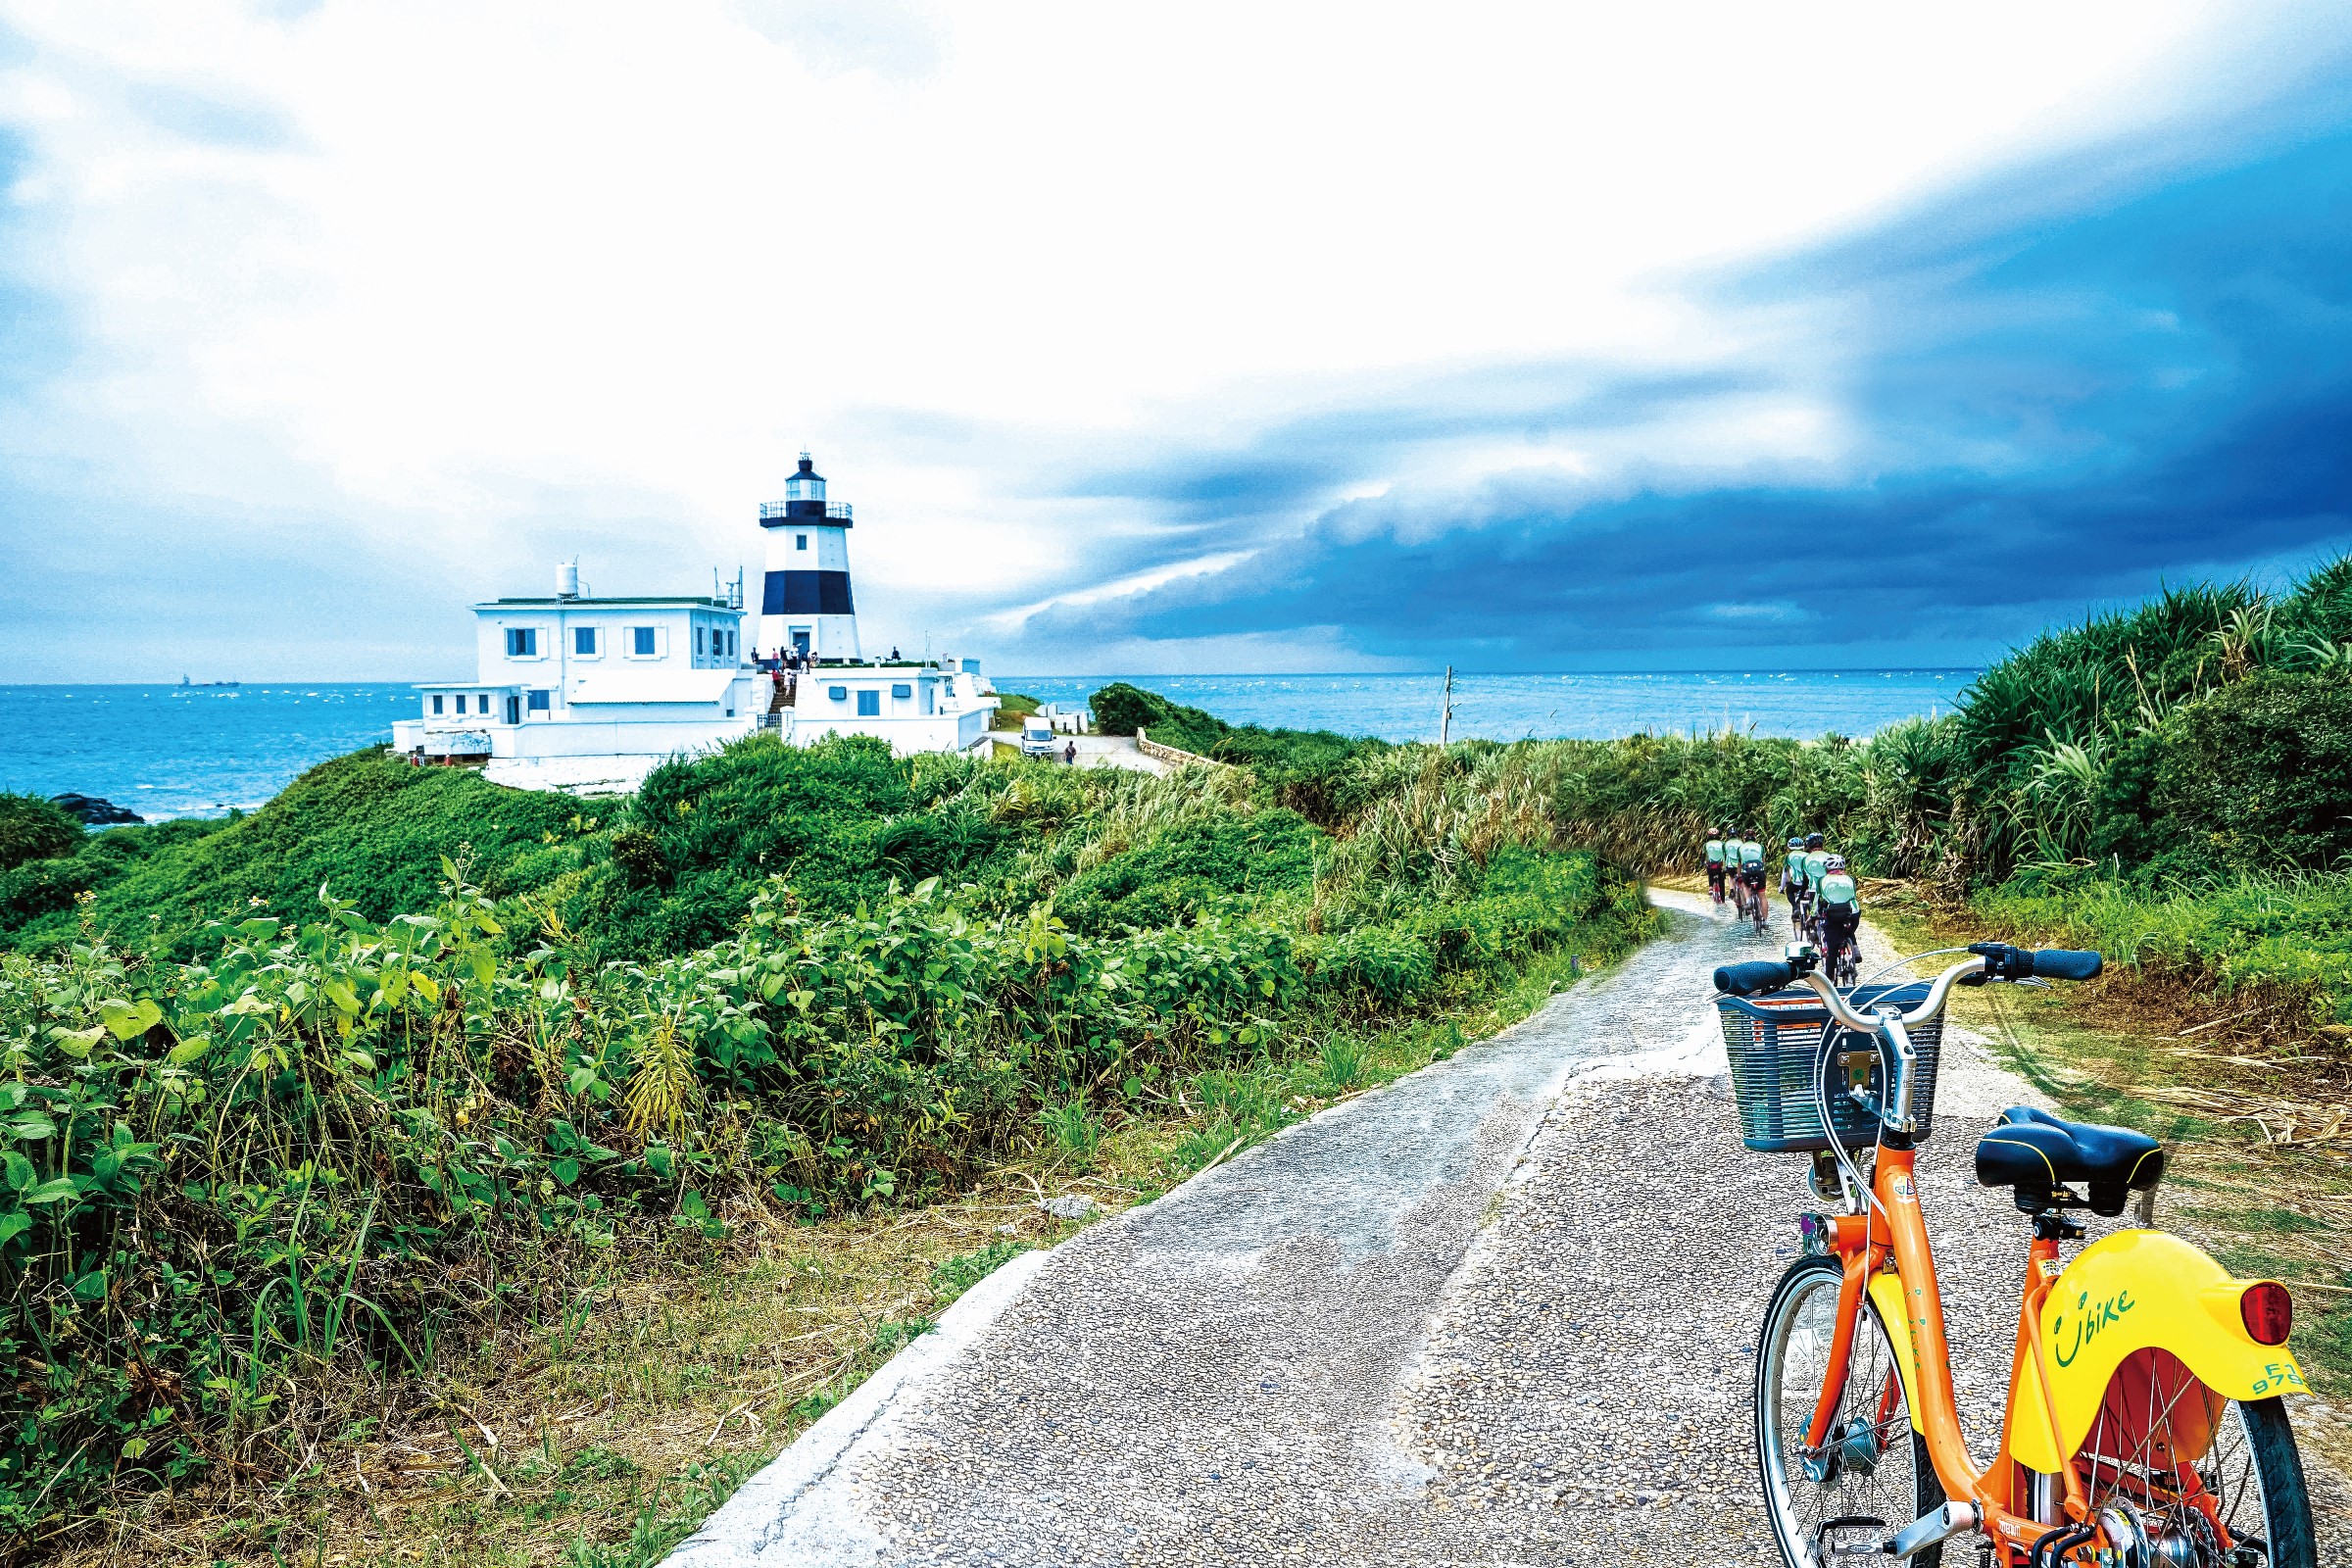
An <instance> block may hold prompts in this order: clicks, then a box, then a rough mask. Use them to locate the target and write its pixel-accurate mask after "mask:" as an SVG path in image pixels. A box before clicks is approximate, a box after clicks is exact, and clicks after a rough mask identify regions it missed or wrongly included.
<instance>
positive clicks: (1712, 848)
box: [1707, 839, 1723, 865]
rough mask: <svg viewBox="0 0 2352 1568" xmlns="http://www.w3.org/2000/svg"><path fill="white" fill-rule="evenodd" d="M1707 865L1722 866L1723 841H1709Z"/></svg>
mask: <svg viewBox="0 0 2352 1568" xmlns="http://www.w3.org/2000/svg"><path fill="white" fill-rule="evenodd" d="M1707 863H1708V864H1709V865H1721V864H1722V863H1723V840H1721V839H1709V840H1707Z"/></svg>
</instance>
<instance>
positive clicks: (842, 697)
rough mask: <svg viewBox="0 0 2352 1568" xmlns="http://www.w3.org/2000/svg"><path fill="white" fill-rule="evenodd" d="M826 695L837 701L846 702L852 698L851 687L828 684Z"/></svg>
mask: <svg viewBox="0 0 2352 1568" xmlns="http://www.w3.org/2000/svg"><path fill="white" fill-rule="evenodd" d="M825 695H826V696H827V697H830V698H831V699H833V701H835V702H837V703H846V702H848V701H849V700H850V689H849V688H848V687H847V686H828V687H826V688H825Z"/></svg>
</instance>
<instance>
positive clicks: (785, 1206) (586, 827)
mask: <svg viewBox="0 0 2352 1568" xmlns="http://www.w3.org/2000/svg"><path fill="white" fill-rule="evenodd" d="M1439 762H1440V765H1441V766H1442V767H1450V765H1451V764H1450V763H1447V762H1446V760H1443V759H1439ZM1451 780H1452V781H1451V782H1450V783H1449V782H1446V780H1433V779H1418V778H1410V777H1407V776H1406V775H1404V774H1401V773H1399V774H1398V775H1397V777H1396V778H1395V779H1394V780H1392V781H1391V782H1390V784H1389V785H1386V786H1381V787H1386V788H1393V789H1396V790H1400V791H1404V792H1406V793H1411V794H1414V795H1415V796H1416V798H1418V799H1421V800H1422V802H1423V806H1424V807H1425V806H1426V805H1427V804H1428V803H1430V802H1438V803H1445V804H1442V806H1441V808H1440V809H1436V810H1434V811H1433V810H1428V809H1423V807H1413V806H1407V807H1403V808H1399V810H1400V811H1401V812H1402V814H1401V815H1395V814H1393V815H1392V816H1389V817H1382V818H1381V819H1380V820H1381V823H1382V825H1381V827H1380V829H1379V836H1378V839H1377V843H1378V845H1379V853H1378V854H1377V855H1374V856H1366V855H1364V854H1360V853H1352V852H1351V846H1352V845H1353V844H1354V843H1357V842H1364V843H1370V842H1372V841H1371V840H1369V839H1366V838H1365V837H1364V835H1363V834H1361V833H1359V832H1357V831H1356V829H1355V828H1354V827H1353V826H1352V825H1351V824H1350V823H1349V822H1347V821H1341V822H1338V823H1335V824H1333V825H1332V826H1330V827H1327V826H1323V825H1318V824H1317V823H1315V822H1311V821H1309V820H1307V819H1306V818H1305V817H1304V816H1302V815H1300V814H1299V813H1298V812H1296V811H1293V810H1291V809H1286V808H1285V807H1283V806H1281V805H1279V804H1276V803H1275V802H1274V801H1273V800H1271V799H1269V798H1267V795H1266V792H1265V791H1264V790H1263V789H1262V788H1261V787H1260V786H1259V785H1258V784H1257V783H1256V781H1255V780H1254V779H1253V777H1252V775H1250V773H1248V772H1244V771H1240V770H1233V769H1189V770H1186V771H1184V772H1181V773H1179V774H1178V775H1177V776H1175V777H1171V778H1155V777H1152V776H1149V775H1142V774H1136V773H1126V772H1114V771H1089V770H1074V769H1065V768H1055V767H1048V766H1043V765H1035V764H1026V763H1017V762H1016V763H1007V764H988V763H979V762H974V761H970V760H962V759H956V758H922V759H916V760H898V759H893V758H891V757H890V755H889V754H888V751H887V749H886V748H884V747H882V746H881V745H880V744H878V743H873V742H867V741H839V742H832V743H828V744H827V745H824V746H820V747H817V748H814V749H812V750H809V751H806V752H802V751H795V750H791V749H788V748H785V747H782V746H779V745H777V744H776V743H775V742H773V741H770V740H765V739H757V740H752V741H747V742H744V743H741V744H739V745H737V746H734V747H731V748H729V749H728V750H726V751H725V752H723V753H721V754H719V755H717V756H715V757H711V758H707V759H704V760H696V761H692V762H679V763H675V764H672V765H670V766H667V767H664V768H662V769H661V770H659V771H658V772H657V773H656V774H655V775H653V776H652V777H651V778H650V779H649V780H648V781H647V783H646V786H645V788H644V789H643V791H642V792H641V793H640V794H639V795H638V796H637V797H636V798H635V799H634V800H632V801H630V802H628V803H626V804H625V805H621V806H617V807H584V806H582V805H581V804H580V803H577V802H574V801H571V800H569V799H566V798H563V797H550V796H538V795H531V794H527V793H520V792H515V791H508V790H502V789H498V788H495V787H493V786H490V785H488V784H486V783H485V782H484V781H483V780H481V779H480V778H479V777H477V776H474V775H472V774H469V773H466V772H462V771H454V770H449V771H445V770H418V769H413V768H409V767H406V766H403V765H401V764H400V763H398V762H396V761H392V760H386V759H383V758H380V757H375V756H369V755H366V754H362V755H357V756H353V757H347V758H343V759H339V760H335V761H332V762H329V763H326V764H324V765H322V766H320V767H319V768H316V769H314V770H312V772H310V773H308V774H306V775H305V776H304V777H303V778H302V779H301V780H300V781H298V782H297V783H296V784H295V785H294V786H293V787H292V788H290V789H289V790H288V791H287V792H286V793H285V794H284V795H283V796H281V797H280V798H279V799H278V800H276V801H273V802H271V803H270V805H269V806H268V807H266V808H265V809H262V810H260V811H258V812H255V813H254V814H253V815H251V816H248V817H244V818H241V819H237V820H233V821H229V822H225V823H221V824H213V825H194V826H188V827H184V828H182V827H174V828H169V829H164V830H158V831H155V832H152V833H134V834H131V835H129V836H123V837H118V836H117V835H115V834H108V835H103V836H101V837H100V838H99V839H97V840H94V841H91V842H89V843H83V844H80V845H78V846H75V847H73V848H74V853H73V854H71V855H68V856H64V857H50V858H47V859H31V860H27V861H25V863H24V864H22V865H20V866H18V867H17V868H15V870H14V871H12V872H10V873H7V874H9V875H11V876H15V875H19V874H22V873H25V872H26V871H28V870H30V869H31V868H35V867H40V866H44V865H45V866H48V867H49V868H50V871H49V872H48V873H44V874H46V875H48V876H49V877H50V882H49V884H48V885H50V886H67V885H70V884H73V883H75V882H81V883H83V884H85V886H83V887H82V889H81V890H80V896H79V897H78V899H77V900H73V899H72V895H71V894H69V899H70V900H72V902H70V903H69V904H68V905H67V907H62V908H56V907H53V908H50V909H48V910H46V911H45V912H42V913H39V914H37V915H35V916H34V917H33V918H32V919H30V920H29V921H25V922H24V923H21V924H20V925H19V926H17V928H16V929H15V931H14V939H15V941H16V943H17V945H18V949H19V951H17V952H14V953H8V954H0V1052H4V1053H5V1054H6V1063H5V1064H6V1068H7V1074H6V1081H5V1082H0V1152H4V1153H5V1155H6V1161H7V1187H6V1192H5V1195H4V1196H0V1266H5V1268H6V1269H7V1271H8V1276H9V1278H10V1280H11V1281H12V1287H13V1288H12V1292H11V1294H10V1296H9V1297H8V1299H7V1300H6V1302H5V1304H4V1305H0V1355H6V1356H8V1357H10V1358H11V1359H12V1363H13V1364H14V1365H15V1366H16V1367H17V1368H18V1376H17V1378H16V1379H15V1381H13V1382H12V1383H10V1384H7V1385H5V1386H0V1532H4V1533H6V1534H8V1535H11V1536H13V1537H14V1538H15V1539H17V1540H19V1541H28V1540H31V1539H33V1538H35V1537H37V1536H40V1535H42V1534H44V1533H47V1532H52V1531H56V1530H59V1529H61V1528H62V1527H64V1526H65V1525H66V1524H68V1523H69V1522H70V1521H72V1520H73V1519H75V1518H78V1517H82V1516H84V1515H85V1514H87V1513H88V1512H89V1511H90V1510H93V1509H96V1508H98V1507H100V1506H101V1504H102V1503H103V1502H104V1501H105V1499H107V1498H110V1497H113V1498H117V1499H120V1498H122V1497H123V1496H125V1495H130V1494H134V1493H137V1492H140V1491H148V1490H154V1489H166V1490H170V1489H183V1488H186V1487H190V1486H205V1485H220V1484H223V1483H224V1481H225V1479H226V1478H232V1477H233V1478H237V1479H238V1481H239V1482H240V1484H242V1485H250V1484H251V1483H252V1482H254V1481H256V1480H260V1481H267V1482H270V1484H272V1485H276V1484H279V1483H286V1484H288V1485H291V1483H293V1482H294V1481H295V1480H297V1479H298V1478H299V1477H300V1476H301V1475H302V1474H304V1473H305V1472H304V1468H303V1467H304V1466H305V1465H307V1464H309V1463H311V1462H312V1460H311V1459H310V1458H308V1457H306V1456H309V1455H315V1454H317V1453H319V1452H320V1451H322V1446H323V1447H325V1448H331V1446H332V1445H334V1444H335V1443H337V1442H343V1441H351V1439H350V1437H349V1435H350V1434H351V1433H354V1432H364V1431H366V1430H368V1429H369V1428H370V1426H371V1423H373V1422H374V1421H376V1420H378V1419H380V1418H382V1414H383V1412H386V1411H391V1410H396V1409H406V1408H431V1407H432V1406H431V1405H430V1401H431V1400H433V1399H437V1398H440V1397H443V1396H442V1395H441V1394H440V1393H437V1392H435V1391H436V1390H440V1389H444V1388H446V1387H447V1386H448V1380H449V1379H450V1378H451V1377H452V1376H456V1375H458V1373H459V1372H460V1370H461V1369H462V1368H463V1367H464V1366H465V1365H466V1364H467V1363H466V1356H467V1354H468V1351H469V1348H471V1347H473V1346H475V1345H477V1344H486V1343H489V1342H490V1339H492V1338H494V1337H495V1336H497V1335H500V1334H502V1333H506V1332H509V1331H510V1329H511V1327H512V1326H513V1325H514V1324H515V1323H517V1322H520V1323H525V1324H530V1325H543V1324H555V1323H562V1322H565V1321H567V1316H566V1315H567V1314H569V1313H572V1312H575V1311H580V1310H584V1308H582V1307H580V1305H579V1302H580V1300H581V1299H582V1297H581V1291H582V1289H583V1287H584V1286H585V1285H587V1284H589V1283H590V1282H594V1281H597V1280H605V1281H607V1282H610V1281H611V1280H613V1279H614V1278H615V1277H621V1278H627V1279H630V1280H637V1281H652V1280H661V1279H667V1278H673V1277H675V1272H676V1271H677V1270H679V1269H680V1268H681V1267H683V1266H685V1265H684V1259H685V1257H686V1255H687V1254H683V1253H680V1252H679V1251H678V1250H677V1249H676V1248H675V1247H673V1246H672V1245H671V1242H670V1241H668V1240H665V1238H676V1237H678V1236H680V1235H693V1236H700V1237H702V1238H704V1239H705V1241H707V1242H708V1241H712V1240H713V1239H717V1238H723V1237H724V1236H725V1235H726V1234H727V1233H728V1232H729V1229H730V1227H737V1226H742V1225H745V1224H757V1223H761V1222H765V1223H774V1224H789V1223H792V1222H795V1221H807V1220H809V1219H811V1218H814V1217H817V1216H826V1215H839V1214H847V1213H857V1212H858V1211H861V1210H864V1209H867V1208H870V1207H873V1206H876V1205H882V1206H892V1205H906V1204H909V1203H920V1202H928V1201H935V1200H939V1199H943V1198H946V1197H948V1196H950V1195H953V1194H955V1193H956V1192H958V1191H961V1190H963V1189H965V1188H967V1187H968V1186H969V1185H970V1184H971V1183H972V1182H974V1181H975V1180H977V1179H979V1178H981V1177H982V1176H983V1175H984V1174H985V1173H986V1172H987V1171H989V1170H990V1169H991V1168H993V1167H994V1166H996V1165H997V1164H999V1163H1001V1162H1003V1161H1005V1160H1015V1159H1021V1158H1025V1157H1028V1156H1029V1155H1030V1153H1031V1152H1033V1151H1035V1150H1036V1149H1037V1148H1039V1147H1040V1146H1041V1144H1042V1145H1047V1146H1052V1147H1059V1148H1063V1149H1067V1150H1073V1151H1083V1150H1087V1149H1091V1148H1093V1147H1094V1146H1095V1145H1096V1144H1097V1143H1098V1142H1100V1140H1101V1139H1103V1137H1104V1136H1106V1135H1107V1134H1109V1133H1111V1132H1114V1131H1116V1130H1117V1129H1119V1128H1121V1127H1123V1126H1126V1125H1128V1124H1131V1123H1137V1122H1140V1121H1143V1120H1148V1119H1149V1118H1150V1117H1152V1115H1154V1114H1163V1113H1170V1112H1164V1111H1158V1110H1155V1109H1154V1107H1155V1106H1170V1105H1178V1106H1188V1107H1189V1106H1194V1105H1197V1104H1201V1103H1206V1104H1218V1103H1227V1102H1228V1101H1231V1100H1232V1098H1233V1097H1234V1096H1235V1095H1236V1094H1239V1093H1242V1090H1243V1087H1244V1086H1246V1085H1247V1084H1249V1083H1250V1081H1251V1075H1253V1074H1258V1073H1261V1072H1262V1073H1271V1074H1276V1075H1278V1076H1279V1075H1280V1074H1283V1073H1286V1072H1287V1071H1288V1070H1289V1069H1288V1066H1287V1065H1286V1064H1288V1063H1291V1062H1294V1061H1298V1060H1300V1059H1307V1060H1315V1059H1324V1060H1325V1061H1326V1062H1327V1063H1328V1061H1330V1060H1334V1059H1337V1060H1342V1061H1347V1060H1354V1059H1357V1056H1356V1054H1359V1053H1360V1052H1361V1051H1362V1050H1363V1047H1362V1046H1361V1045H1360V1043H1359V1044H1351V1043H1350V1042H1351V1041H1353V1040H1355V1039H1356V1038H1357V1037H1356V1035H1355V1034H1353V1033H1351V1031H1361V1030H1367V1029H1369V1030H1378V1029H1382V1028H1387V1027H1391V1026H1393V1025H1396V1024H1398V1023H1403V1022H1409V1021H1411V1020H1414V1019H1431V1018H1446V1017H1448V1016H1453V1015H1456V1014H1459V1013H1460V1012H1461V1011H1462V1010H1463V1009H1464V1008H1467V1007H1470V1006H1473V1005H1480V1004H1481V1001H1482V999H1484V998H1487V997H1489V996H1490V995H1492V994H1493V993H1494V991H1495V988H1496V987H1497V986H1498V985H1501V984H1503V983H1505V982H1507V981H1508V980H1509V979H1510V977H1511V976H1512V975H1514V974H1516V973H1519V972H1520V971H1522V970H1523V969H1524V967H1525V966H1526V965H1527V964H1528V963H1530V962H1531V961H1534V960H1538V959H1540V958H1541V957H1542V956H1544V955H1546V954H1556V953H1562V952H1565V953H1568V954H1581V955H1586V956H1593V957H1601V956H1606V955H1608V954H1610V953H1613V952H1615V951H1617V950H1619V949H1621V948H1622V947H1623V946H1625V945H1626V944H1628V943H1629V942H1631V941H1633V940H1636V939H1637V938H1638V937H1639V935H1640V934H1641V933H1642V931H1643V930H1644V929H1645V928H1646V923H1647V920H1648V918H1649V917H1648V915H1647V912H1646V910H1645V909H1644V908H1643V907H1642V903H1641V899H1640V892H1639V888H1638V887H1637V886H1636V885H1635V884H1634V883H1632V882H1631V881H1629V880H1628V879H1626V878H1625V877H1623V876H1622V875H1621V874H1618V873H1616V872H1614V871H1612V870H1610V869H1609V868H1608V867H1606V866H1605V865H1604V864H1603V863H1602V862H1601V861H1600V860H1599V859H1598V858H1595V857H1593V856H1592V855H1590V854H1586V853H1578V852H1574V851H1564V850H1562V849H1561V848H1560V847H1559V846H1558V844H1557V842H1556V836H1555V835H1554V834H1553V832H1552V831H1551V829H1550V827H1549V825H1548V824H1547V823H1545V822H1544V821H1542V820H1540V819H1538V818H1535V817H1529V816H1525V815H1520V816H1508V817H1506V816H1497V815H1495V813H1494V812H1493V811H1491V810H1489V809H1487V808H1486V807H1485V806H1483V805H1482V804H1481V803H1480V802H1479V801H1478V800H1477V799H1475V798H1474V797H1473V796H1472V795H1471V794H1468V793H1465V791H1466V790H1468V789H1469V788H1470V786H1471V783H1472V778H1471V775H1470V774H1468V773H1459V774H1454V775H1451ZM1382 805H1383V803H1382V802H1381V801H1378V800H1375V801H1373V803H1372V806H1371V807H1370V808H1368V810H1371V811H1377V810H1378V809H1381V807H1382ZM1335 827H1336V829H1337V832H1336V833H1335V831H1334V830H1333V829H1334V828H1335ZM1416 835H1417V836H1416ZM69 868H70V870H69ZM1335 1070H1336V1069H1335ZM1285 1081H1287V1080H1285ZM1343 1081H1344V1079H1343ZM1188 1086H1189V1089H1190V1091H1191V1092H1190V1094H1189V1095H1188V1093H1187V1092H1186V1089H1187V1087H1188ZM1249 1095H1250V1096H1255V1097H1257V1098H1263V1097H1262V1095H1260V1094H1259V1092H1258V1091H1256V1090H1250V1091H1249ZM1245 1098H1248V1097H1245ZM1253 1103H1254V1102H1253ZM1191 1113H1192V1112H1191V1111H1190V1110H1188V1111H1187V1112H1186V1114H1191ZM1279 1120H1280V1118H1279V1117H1276V1118H1273V1120H1272V1121H1271V1122H1270V1123H1266V1124H1268V1125H1279ZM1260 1124H1261V1122H1260V1121H1259V1120H1251V1121H1248V1122H1242V1123H1238V1124H1237V1127H1236V1131H1235V1133H1234V1135H1233V1136H1234V1137H1236V1138H1239V1137H1241V1136H1246V1135H1247V1134H1248V1131H1249V1128H1250V1127H1252V1126H1259V1125H1260ZM1208 1152H1214V1151H1208ZM1201 1157H1202V1158H1205V1157H1207V1153H1206V1152H1204V1153H1203V1154H1202V1155H1201ZM587 1299H594V1292H593V1291H590V1292H589V1294H588V1298H587ZM565 1332H567V1333H568V1332H570V1331H568V1330H566V1331H565ZM420 1401H422V1402H421V1403H420ZM370 1411H373V1412H375V1413H374V1414H370V1413H369V1412H370ZM284 1495H293V1494H292V1493H287V1494H284Z"/></svg>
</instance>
